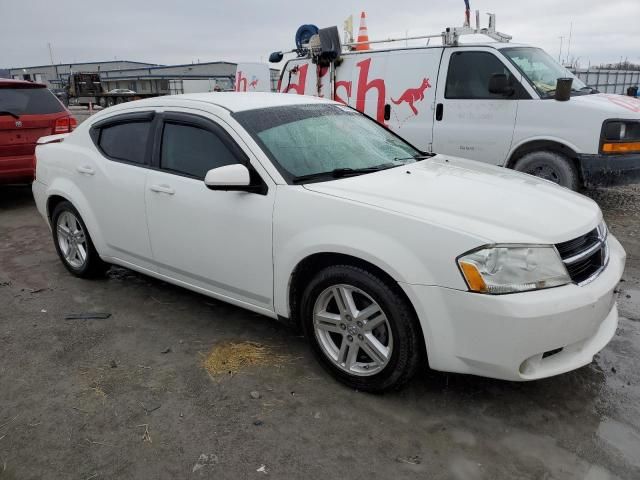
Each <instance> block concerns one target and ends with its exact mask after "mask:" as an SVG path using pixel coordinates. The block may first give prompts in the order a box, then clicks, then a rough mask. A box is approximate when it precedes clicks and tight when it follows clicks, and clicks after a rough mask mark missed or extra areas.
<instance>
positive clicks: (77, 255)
mask: <svg viewBox="0 0 640 480" xmlns="http://www.w3.org/2000/svg"><path fill="white" fill-rule="evenodd" d="M51 225H52V232H53V241H54V244H55V247H56V251H57V252H58V256H59V257H60V260H62V263H63V264H64V266H65V267H66V268H67V270H69V271H70V272H71V273H73V274H74V275H76V276H78V277H82V278H90V277H95V276H98V275H100V274H102V273H104V271H105V270H106V268H107V264H106V263H105V262H103V261H102V259H100V256H99V255H98V252H97V251H96V249H95V247H94V246H93V242H92V241H91V237H90V236H89V232H88V230H87V227H86V225H85V224H84V222H83V221H82V218H81V217H80V214H79V213H78V211H77V210H76V209H75V208H74V206H73V205H71V203H69V202H66V201H65V202H61V203H59V204H58V205H56V207H55V209H54V210H53V213H52V215H51Z"/></svg>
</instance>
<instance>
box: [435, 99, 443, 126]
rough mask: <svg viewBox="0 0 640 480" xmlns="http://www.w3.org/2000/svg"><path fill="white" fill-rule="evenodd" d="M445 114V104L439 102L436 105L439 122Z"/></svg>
mask: <svg viewBox="0 0 640 480" xmlns="http://www.w3.org/2000/svg"><path fill="white" fill-rule="evenodd" d="M443 114H444V105H443V104H442V103H439V104H438V105H436V120H437V121H438V122H440V121H442V115H443Z"/></svg>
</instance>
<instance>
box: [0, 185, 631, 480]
mask: <svg viewBox="0 0 640 480" xmlns="http://www.w3.org/2000/svg"><path fill="white" fill-rule="evenodd" d="M590 194H591V195H592V196H594V198H596V199H597V200H598V201H599V202H600V204H601V205H602V207H603V208H604V209H605V215H606V217H607V220H608V222H609V225H610V228H611V230H612V231H613V232H614V233H615V234H616V235H617V236H618V238H619V239H620V240H621V241H622V243H623V244H624V245H625V248H626V249H627V252H628V254H629V261H628V266H627V270H626V273H625V276H624V282H622V283H621V284H620V292H619V302H620V312H621V315H622V316H623V318H621V320H620V325H619V329H618V331H617V334H616V336H615V338H614V340H613V341H612V342H611V344H610V345H609V346H607V347H606V349H605V350H604V351H603V352H602V353H601V354H600V355H598V357H597V359H596V360H595V361H594V362H593V363H592V364H591V365H589V366H587V367H585V368H582V369H580V370H578V371H576V372H573V373H569V374H566V375H562V376H560V377H556V378H551V379H547V380H544V381H538V382H533V383H509V382H501V381H495V380H488V379H483V378H478V377H472V376H465V375H446V374H442V373H437V372H424V373H423V374H422V375H421V376H419V378H417V379H416V380H415V381H414V382H413V383H412V384H411V385H410V386H409V387H408V388H406V389H405V390H403V391H401V392H398V393H393V394H387V395H384V396H374V395H367V394H363V393H359V392H355V391H352V390H349V389H348V388H345V387H342V386H341V385H339V384H338V383H336V382H334V381H333V380H332V379H331V378H329V377H328V376H327V375H326V374H325V373H324V372H323V371H322V370H321V368H320V367H319V366H318V365H317V364H316V362H315V361H314V360H313V358H312V357H311V354H310V353H309V351H308V350H307V348H306V345H305V342H304V340H303V339H302V338H300V337H299V336H298V334H297V333H296V332H294V331H292V330H290V329H288V328H287V327H285V326H282V325H280V324H278V323H276V322H275V321H271V320H269V319H266V318H262V317H260V316H258V315H254V314H252V313H248V312H246V311H244V310H240V309H238V308H235V307H232V306H229V305H226V304H223V303H220V302H217V301H214V300H211V299H209V298H206V297H203V296H200V295H197V294H193V293H190V292H188V291H186V290H182V289H179V288H176V287H173V286H170V285H167V284H165V283H162V282H160V281H156V280H153V279H150V278H147V277H144V276H141V275H138V274H135V273H132V272H129V271H127V270H124V269H121V268H113V269H111V271H110V272H109V274H108V276H107V278H105V279H102V280H96V281H87V280H79V279H76V278H74V277H72V276H71V275H69V274H68V273H67V271H66V270H65V269H64V268H63V266H62V264H61V263H60V262H59V260H58V259H57V257H56V255H55V251H54V247H53V244H52V241H51V239H50V234H49V231H48V229H47V227H46V226H45V224H44V222H43V220H42V219H41V218H40V217H39V216H38V214H37V212H36V210H35V207H34V205H33V201H32V198H31V192H30V190H29V189H28V188H16V187H4V188H2V187H0V479H2V480H5V479H41V478H60V479H78V480H88V479H146V478H153V479H165V478H166V479H175V478H215V479H227V478H229V479H241V478H263V477H265V478H268V477H272V478H309V479H311V478H325V479H332V478H335V479H345V478H350V479H357V478H363V479H365V478H366V479H371V478H384V479H387V478H428V479H449V478H452V479H515V478H517V479H552V478H553V479H589V480H595V479H609V478H624V479H637V478H640V371H639V369H638V365H640V360H639V358H640V308H639V305H640V262H639V260H640V242H639V239H640V232H639V226H640V222H639V220H640V219H639V218H638V217H639V215H640V190H638V189H632V188H625V189H611V190H606V191H604V190H603V191H597V192H591V193H590ZM83 312H107V313H110V314H111V316H110V317H109V318H107V319H91V320H82V319H77V320H67V319H65V316H66V315H68V314H70V313H83ZM226 342H235V343H240V342H256V343H259V344H261V345H264V346H266V347H269V348H270V354H269V355H267V360H268V361H267V363H266V364H265V365H262V366H258V367H250V368H245V369H242V370H241V371H240V372H238V373H236V374H234V375H229V374H222V375H219V376H215V375H214V376H212V375H210V374H209V373H208V372H207V370H206V369H205V368H204V366H203V364H204V360H205V359H206V357H207V355H208V353H209V352H210V351H211V349H212V348H213V347H214V346H216V345H223V344H225V343H226ZM249 345H251V344H249ZM252 392H258V393H257V394H256V393H254V396H259V398H253V397H252Z"/></svg>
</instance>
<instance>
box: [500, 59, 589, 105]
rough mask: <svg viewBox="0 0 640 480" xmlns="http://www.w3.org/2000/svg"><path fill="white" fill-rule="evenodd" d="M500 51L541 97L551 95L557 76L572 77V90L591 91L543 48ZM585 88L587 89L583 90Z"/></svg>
mask: <svg viewBox="0 0 640 480" xmlns="http://www.w3.org/2000/svg"><path fill="white" fill-rule="evenodd" d="M501 52H502V53H503V54H504V55H505V56H506V57H507V58H508V59H509V60H510V61H511V62H512V63H513V64H514V65H515V66H516V68H518V70H520V71H521V72H522V74H523V75H524V76H525V78H526V79H527V80H528V81H529V83H530V84H531V85H532V86H533V88H535V89H536V90H537V91H538V93H539V94H540V96H541V97H543V98H548V97H552V96H553V94H554V93H555V91H556V83H557V80H558V78H573V85H572V88H571V90H572V91H573V92H581V93H591V89H589V88H588V87H587V86H586V85H585V84H584V83H583V82H582V80H580V79H579V78H577V77H575V76H574V75H573V73H571V72H570V71H569V70H567V69H566V68H564V67H563V66H562V65H560V64H559V63H558V62H556V61H555V60H554V59H553V58H551V57H550V56H549V55H548V54H547V53H546V52H545V51H544V50H542V49H540V48H532V47H513V48H504V49H502V50H501ZM585 90H589V91H588V92H585Z"/></svg>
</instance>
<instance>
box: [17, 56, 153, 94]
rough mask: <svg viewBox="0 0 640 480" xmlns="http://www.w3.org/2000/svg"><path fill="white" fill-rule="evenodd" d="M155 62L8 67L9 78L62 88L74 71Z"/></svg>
mask: <svg viewBox="0 0 640 480" xmlns="http://www.w3.org/2000/svg"><path fill="white" fill-rule="evenodd" d="M155 66H157V64H153V63H144V62H131V61H129V60H113V61H108V62H84V63H58V64H55V65H36V66H34V67H17V68H10V69H9V78H14V79H17V80H29V81H31V82H38V83H44V84H45V85H46V86H47V87H49V88H63V87H64V86H65V85H66V84H67V83H68V79H69V75H70V74H71V73H75V72H99V73H100V74H101V75H102V73H104V72H107V71H110V70H122V69H128V68H141V67H155Z"/></svg>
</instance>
